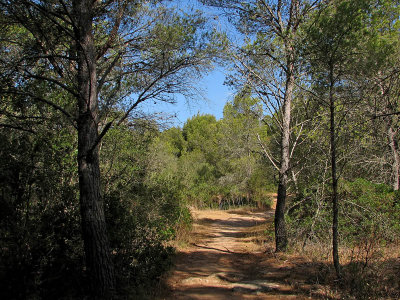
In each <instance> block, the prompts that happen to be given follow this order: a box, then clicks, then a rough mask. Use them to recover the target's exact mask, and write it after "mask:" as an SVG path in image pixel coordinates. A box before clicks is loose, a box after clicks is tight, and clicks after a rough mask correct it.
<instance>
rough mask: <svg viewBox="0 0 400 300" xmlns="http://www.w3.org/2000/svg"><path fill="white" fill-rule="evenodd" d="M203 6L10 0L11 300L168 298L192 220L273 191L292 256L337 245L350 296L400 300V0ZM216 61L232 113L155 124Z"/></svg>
mask: <svg viewBox="0 0 400 300" xmlns="http://www.w3.org/2000/svg"><path fill="white" fill-rule="evenodd" d="M201 2H202V3H203V4H204V6H202V7H203V9H204V11H200V10H198V11H197V10H189V11H190V13H188V10H181V9H179V8H177V7H175V6H174V4H175V3H174V1H125V0H106V1H92V0H74V1H69V2H68V1H63V0H47V1H40V0H37V1H36V0H35V1H30V0H0V8H1V14H0V27H1V30H0V53H1V54H0V77H1V80H0V282H1V286H0V297H1V298H4V299H59V298H65V299H73V298H83V297H89V298H93V299H101V298H104V299H110V298H128V299H129V298H132V299H135V298H138V299H141V298H144V297H146V296H147V297H150V298H151V297H153V296H154V292H155V290H156V288H154V287H155V286H157V284H158V283H159V280H160V278H161V276H162V275H163V274H164V273H165V272H166V271H167V270H168V269H169V268H170V266H171V257H172V256H173V253H174V248H173V247H172V246H171V245H173V243H172V242H173V241H177V240H179V239H180V237H181V235H182V234H183V233H184V232H190V228H191V223H192V217H191V214H190V207H196V208H214V209H227V208H230V207H234V206H248V207H258V208H259V209H267V208H268V207H269V206H270V205H271V203H272V200H273V199H272V197H273V194H276V195H277V207H276V212H275V222H274V223H275V228H274V231H271V232H265V235H266V236H272V237H273V238H274V240H275V250H276V251H277V252H286V251H298V252H299V253H305V252H304V251H307V249H313V247H320V246H321V245H323V246H324V247H327V248H329V249H330V250H329V253H330V254H329V255H330V257H331V260H332V266H333V267H334V269H335V274H336V275H335V276H336V278H337V281H336V282H337V284H338V285H339V286H340V287H341V288H343V289H345V290H346V291H347V293H348V295H349V297H353V298H355V299H366V298H365V297H366V295H368V297H371V298H373V299H374V298H376V299H379V298H381V297H393V298H396V295H397V297H398V296H399V293H400V291H399V282H398V279H397V281H396V279H395V278H389V279H387V281H385V282H388V284H389V285H390V286H388V287H386V286H379V285H380V284H383V283H381V282H380V281H379V278H378V277H379V276H380V275H379V272H377V270H379V269H380V268H382V262H383V263H384V262H385V253H386V252H385V251H389V250H388V249H390V251H397V253H398V252H399V247H398V242H399V239H398V236H399V233H400V192H399V187H400V156H399V155H400V153H399V151H400V150H399V129H400V127H399V126H400V122H399V115H400V102H399V100H400V99H399V96H400V77H399V71H400V40H399V29H400V27H399V25H400V22H399V15H400V14H399V12H400V10H399V9H400V8H399V3H398V2H397V1H388V0H354V1H350V0H334V1H318V0H315V1H302V0H287V1H261V0H252V1H246V2H243V1H236V0H233V1H224V0H219V1H218V0H203V1H201ZM211 7H212V9H213V10H215V11H218V12H219V13H220V16H221V18H225V19H226V20H227V22H229V23H230V24H231V26H233V27H234V28H236V30H237V31H236V32H235V33H234V34H233V33H232V32H224V31H222V30H220V29H217V28H220V27H219V26H216V25H215V22H218V18H213V19H212V20H210V19H209V18H208V17H207V15H208V14H207V13H205V12H206V11H207V10H208V9H211ZM234 40H235V41H236V42H233V41H234ZM238 40H240V41H239V42H238ZM218 64H219V65H222V66H224V68H225V69H226V71H227V73H228V75H227V78H226V84H227V85H229V86H230V87H231V88H232V90H233V91H234V92H235V96H234V97H233V99H230V101H228V102H227V104H226V105H225V107H224V111H223V118H221V119H219V120H217V119H216V118H215V117H214V116H212V115H202V114H197V115H196V116H193V117H192V118H190V119H188V120H187V121H186V122H185V123H184V125H183V126H182V127H171V126H169V127H168V126H166V125H165V124H166V123H165V120H163V119H160V118H159V117H158V115H157V114H155V115H148V114H144V113H143V112H142V110H141V108H142V107H145V105H146V103H148V102H153V103H160V102H168V103H174V102H175V100H176V95H177V94H181V95H184V96H186V97H187V98H188V99H191V98H195V97H196V96H197V88H198V87H197V86H196V81H197V80H198V78H200V77H201V76H203V75H205V74H207V73H208V72H209V71H211V70H212V68H213V67H214V66H216V65H218ZM220 100H221V101H225V99H220ZM343 253H350V254H348V255H347V256H346V257H347V259H349V260H350V263H347V260H346V264H345V265H342V264H341V255H342V254H343ZM343 255H344V254H343ZM397 275H398V274H397ZM385 280H386V279H385ZM385 284H386V283H385ZM396 293H397V294H396ZM350 299H351V298H350Z"/></svg>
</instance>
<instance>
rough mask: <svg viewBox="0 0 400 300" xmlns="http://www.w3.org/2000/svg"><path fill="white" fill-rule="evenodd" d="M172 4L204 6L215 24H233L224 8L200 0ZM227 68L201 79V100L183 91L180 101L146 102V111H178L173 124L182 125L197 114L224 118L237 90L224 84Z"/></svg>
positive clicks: (186, 7) (222, 26) (179, 0)
mask: <svg viewBox="0 0 400 300" xmlns="http://www.w3.org/2000/svg"><path fill="white" fill-rule="evenodd" d="M171 6H175V7H176V8H177V9H182V10H184V11H185V10H189V11H190V10H194V9H199V10H202V11H203V13H204V15H205V16H206V17H207V18H208V19H209V20H214V21H215V22H216V23H215V24H213V26H217V27H218V28H219V29H220V30H224V29H225V30H227V28H228V27H230V26H229V24H228V22H227V21H226V18H224V17H223V16H222V15H221V14H220V11H218V10H216V9H213V8H210V7H207V6H204V5H202V4H201V3H199V2H198V1H197V0H174V1H171ZM233 31H234V29H233V28H232V27H230V28H229V29H228V32H230V33H232V32H233ZM224 72H225V70H224V69H223V67H218V66H216V67H215V69H214V70H213V71H211V72H209V73H208V74H207V75H205V76H204V77H203V78H202V79H201V80H200V81H199V82H198V83H196V87H197V88H199V89H200V90H202V91H203V96H204V97H199V99H198V100H193V99H192V100H189V99H185V97H183V96H181V95H176V100H177V103H176V104H168V103H157V104H149V103H146V104H144V105H143V107H141V109H142V110H143V111H144V112H145V113H149V114H151V113H154V112H160V113H164V114H168V115H176V117H175V118H173V119H172V120H171V121H170V125H172V126H180V127H182V126H183V124H184V123H185V122H186V120H187V119H188V118H191V117H192V116H194V115H196V114H198V113H199V114H212V115H214V116H215V117H216V118H217V119H220V118H222V115H223V108H224V106H225V104H226V102H227V101H230V100H232V99H233V93H234V91H233V90H232V89H231V88H229V87H228V86H226V85H224V81H225V76H226V75H225V74H224Z"/></svg>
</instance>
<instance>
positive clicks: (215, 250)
mask: <svg viewBox="0 0 400 300" xmlns="http://www.w3.org/2000/svg"><path fill="white" fill-rule="evenodd" d="M273 213H274V211H273V210H271V211H268V212H251V211H244V210H227V211H220V210H205V211H195V212H194V218H195V224H194V229H193V232H192V234H193V239H194V240H195V242H194V243H193V244H192V245H191V246H189V247H187V248H185V249H183V250H180V251H179V252H178V254H177V256H176V259H175V267H174V269H173V270H172V272H171V273H170V275H169V277H168V279H167V285H168V287H169V290H170V293H169V295H168V296H165V297H164V298H162V299H178V300H179V299H310V295H311V294H310V286H309V285H307V284H306V278H304V272H307V269H306V268H305V267H306V266H305V265H303V263H302V262H297V263H296V262H292V261H291V262H288V261H285V260H284V259H282V257H280V258H277V256H276V255H275V254H274V253H273V252H272V251H266V249H265V247H264V248H263V247H262V246H261V245H260V243H256V241H255V239H256V236H257V234H256V233H255V232H257V230H258V231H260V230H262V231H264V230H265V224H266V223H271V222H272V220H273Z"/></svg>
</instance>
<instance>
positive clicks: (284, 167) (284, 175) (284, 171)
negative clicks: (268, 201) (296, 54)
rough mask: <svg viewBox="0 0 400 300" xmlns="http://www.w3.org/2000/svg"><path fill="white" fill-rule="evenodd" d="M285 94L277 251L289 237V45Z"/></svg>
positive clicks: (291, 66)
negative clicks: (287, 204) (287, 226)
mask: <svg viewBox="0 0 400 300" xmlns="http://www.w3.org/2000/svg"><path fill="white" fill-rule="evenodd" d="M288 48H289V49H288V51H289V54H288V58H287V73H286V76H287V77H286V86H285V96H284V100H283V106H282V132H281V159H280V168H279V183H278V196H277V201H276V210H275V220H274V221H275V251H276V252H283V251H286V249H287V245H288V238H287V232H286V224H285V206H286V196H287V195H286V194H287V184H288V171H289V163H290V113H291V103H292V94H293V88H294V60H293V53H292V48H291V46H289V47H288Z"/></svg>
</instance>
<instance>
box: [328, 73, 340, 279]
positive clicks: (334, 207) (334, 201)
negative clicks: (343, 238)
mask: <svg viewBox="0 0 400 300" xmlns="http://www.w3.org/2000/svg"><path fill="white" fill-rule="evenodd" d="M333 87H334V78H333V68H331V70H330V88H329V111H330V144H331V145H330V146H331V175H332V217H333V220H332V256H333V265H334V266H335V271H336V276H337V277H338V278H341V270H340V262H339V242H338V227H339V205H338V179H337V171H336V124H335V99H334V96H333Z"/></svg>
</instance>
